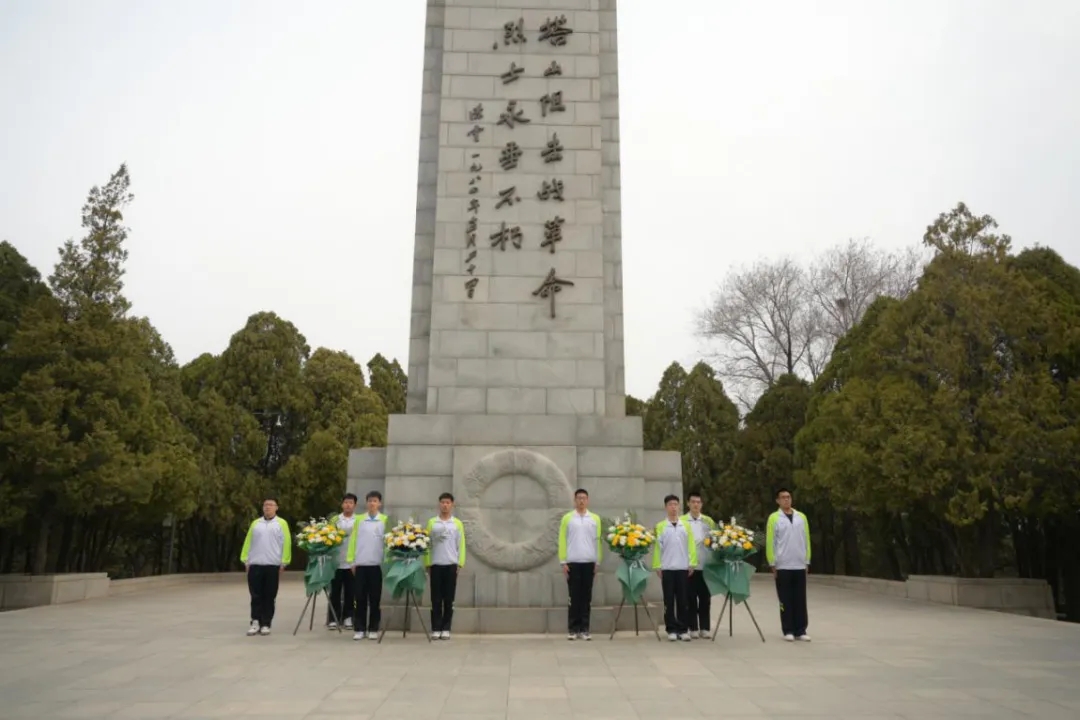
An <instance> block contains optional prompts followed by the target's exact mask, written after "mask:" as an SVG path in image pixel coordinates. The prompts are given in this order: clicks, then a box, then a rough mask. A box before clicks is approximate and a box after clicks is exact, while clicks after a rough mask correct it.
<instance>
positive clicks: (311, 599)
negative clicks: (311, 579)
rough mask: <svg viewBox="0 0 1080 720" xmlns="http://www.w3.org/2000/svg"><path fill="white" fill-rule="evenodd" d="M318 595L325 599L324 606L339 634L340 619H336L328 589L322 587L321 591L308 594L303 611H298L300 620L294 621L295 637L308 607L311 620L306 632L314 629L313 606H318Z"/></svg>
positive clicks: (335, 611)
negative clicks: (328, 609) (309, 607)
mask: <svg viewBox="0 0 1080 720" xmlns="http://www.w3.org/2000/svg"><path fill="white" fill-rule="evenodd" d="M319 595H323V596H325V597H326V606H327V607H328V608H330V615H331V617H333V618H334V622H335V623H336V624H337V631H338V633H340V632H341V622H342V619H341V618H339V617H338V615H337V610H335V609H334V603H332V602H330V588H328V587H324V588H323V589H322V590H320V591H318V592H313V593H310V594H309V595H308V596H307V602H305V603H304V609H303V610H301V611H300V619H299V620H297V621H296V627H294V628H293V631H292V634H293V635H296V631H297V630H299V629H300V623H302V622H304V616H305V615H307V609H308V605H310V606H311V619H310V620H309V621H308V631H309V632H310V631H311V630H313V629H315V606H316V605H318V599H319Z"/></svg>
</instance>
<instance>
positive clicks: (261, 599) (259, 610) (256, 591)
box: [247, 565, 281, 627]
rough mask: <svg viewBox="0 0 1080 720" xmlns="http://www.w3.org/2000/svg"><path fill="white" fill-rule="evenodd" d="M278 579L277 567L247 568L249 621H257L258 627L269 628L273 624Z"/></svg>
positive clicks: (258, 566)
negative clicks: (249, 600) (249, 605)
mask: <svg viewBox="0 0 1080 720" xmlns="http://www.w3.org/2000/svg"><path fill="white" fill-rule="evenodd" d="M280 579H281V568H280V567H279V566H277V565H252V566H251V567H249V568H248V573H247V581H248V592H249V593H250V594H251V619H252V620H258V621H259V626H260V627H270V624H271V623H272V622H274V604H275V601H276V600H277V591H278V581H279V580H280Z"/></svg>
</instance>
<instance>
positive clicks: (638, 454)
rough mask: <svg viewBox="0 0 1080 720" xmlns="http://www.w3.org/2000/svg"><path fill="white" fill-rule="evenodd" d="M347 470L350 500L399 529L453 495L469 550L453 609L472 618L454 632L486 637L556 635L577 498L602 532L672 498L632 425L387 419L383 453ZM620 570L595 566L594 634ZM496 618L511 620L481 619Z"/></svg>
mask: <svg viewBox="0 0 1080 720" xmlns="http://www.w3.org/2000/svg"><path fill="white" fill-rule="evenodd" d="M380 467H385V476H384V478H380V477H377V472H378V469H379V468H380ZM349 468H350V477H349V480H348V487H349V490H350V491H352V492H355V493H356V494H357V495H359V496H360V497H363V496H364V494H366V493H367V492H368V491H370V490H380V491H383V495H384V498H385V512H386V513H387V515H389V516H390V517H391V518H393V519H397V520H405V519H408V518H409V517H412V518H414V519H417V520H421V519H424V520H426V519H427V518H428V517H431V516H432V515H433V514H435V512H436V507H437V499H438V496H439V494H440V493H443V492H452V493H453V494H454V496H455V498H456V499H457V505H458V510H457V515H458V517H460V518H461V519H462V521H463V522H464V523H465V527H466V539H467V548H466V552H467V563H466V572H464V573H463V574H462V576H461V577H460V579H459V581H458V591H457V602H456V605H457V607H459V608H463V609H464V608H471V609H475V610H476V612H473V613H472V614H469V613H463V614H461V616H460V622H461V623H464V624H463V625H462V626H461V627H460V631H461V632H469V630H468V629H467V627H466V626H467V625H469V623H472V625H473V626H474V627H475V628H476V631H477V632H480V631H483V632H488V633H493V632H562V631H564V630H565V629H566V610H565V608H566V606H567V601H568V598H567V592H566V583H565V580H564V579H563V576H562V572H561V570H560V567H559V564H558V557H557V540H558V528H559V521H560V519H561V518H562V515H563V514H564V513H566V512H567V511H568V510H569V509H570V508H571V507H572V503H573V492H574V490H575V489H576V488H579V487H581V488H584V489H585V490H587V491H588V492H589V497H590V509H592V510H593V511H594V512H596V513H597V514H599V515H600V516H601V517H602V518H604V519H605V521H606V520H609V519H611V518H614V517H617V516H621V515H622V514H623V513H625V512H627V511H630V512H634V513H635V514H636V515H637V517H638V518H639V519H640V520H641V521H642V522H644V523H646V524H652V523H654V522H656V521H657V520H658V519H660V517H661V516H662V509H661V508H662V504H663V498H664V496H665V495H667V494H668V493H675V494H679V495H681V494H682V480H681V474H680V471H681V465H680V458H679V454H678V453H675V452H658V451H648V452H647V451H644V450H642V446H641V418H637V417H625V418H605V417H596V416H580V417H558V416H550V415H532V416H529V415H521V416H513V417H505V418H500V417H492V416H485V415H473V416H469V415H395V416H392V417H391V418H390V447H389V448H385V449H384V448H365V449H359V450H352V451H351V452H350V457H349ZM619 562H621V561H620V560H619V559H618V557H616V556H615V555H614V554H612V553H610V552H608V553H606V554H605V557H604V561H603V562H602V563H601V568H600V575H599V576H598V577H597V581H596V586H595V589H594V592H593V605H594V607H596V608H597V612H596V613H594V616H595V617H594V621H596V622H600V623H601V624H603V623H604V622H608V623H609V625H610V621H612V620H613V619H614V614H613V613H612V612H610V609H611V608H612V607H613V606H616V605H618V603H619V600H620V599H621V597H622V594H621V590H620V587H619V583H618V581H617V580H616V579H615V575H614V572H615V569H616V568H617V567H618V563H619ZM646 597H647V599H648V600H650V601H652V602H659V601H660V599H661V598H660V588H659V582H657V581H650V585H649V589H648V592H647V593H646ZM385 601H386V602H387V603H389V602H390V599H389V598H385ZM424 603H425V605H426V604H427V603H428V599H427V598H426V597H425V599H424ZM495 608H501V609H514V610H516V611H517V612H507V613H490V612H488V610H491V609H495ZM604 608H607V610H604ZM526 611H527V612H526ZM609 616H610V617H609ZM655 616H656V613H655V612H654V617H655ZM467 618H474V620H468V619H467ZM604 618H607V620H604ZM629 618H630V619H629V622H630V623H631V625H632V623H633V618H632V615H630V616H629ZM624 619H625V616H624V618H623V619H620V625H622V624H623V620H624ZM642 621H643V622H644V614H643V615H642ZM458 622H459V620H455V626H457V625H458ZM481 628H483V630H481ZM500 628H501V629H500ZM596 630H597V631H598V632H601V631H602V628H601V627H600V626H599V625H597V626H596Z"/></svg>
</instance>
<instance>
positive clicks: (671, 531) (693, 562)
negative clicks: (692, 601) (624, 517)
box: [653, 495, 698, 642]
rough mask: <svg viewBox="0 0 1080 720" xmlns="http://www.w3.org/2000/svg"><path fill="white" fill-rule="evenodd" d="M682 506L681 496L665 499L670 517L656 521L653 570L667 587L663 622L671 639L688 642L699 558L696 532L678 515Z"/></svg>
mask: <svg viewBox="0 0 1080 720" xmlns="http://www.w3.org/2000/svg"><path fill="white" fill-rule="evenodd" d="M679 505H680V502H679V496H678V495H668V496H667V497H665V498H664V509H665V510H666V511H667V518H665V519H664V520H661V521H660V522H658V523H657V524H656V532H655V535H656V544H655V546H654V548H655V549H654V550H653V569H654V570H656V574H657V575H658V576H659V577H660V582H661V584H662V586H663V589H664V625H665V628H666V630H667V634H668V640H671V641H675V640H685V641H687V642H689V640H690V625H689V624H690V617H689V615H690V610H689V607H688V603H687V592H688V590H689V584H690V578H691V576H693V574H694V568H696V567H697V564H698V559H697V546H696V545H695V544H694V531H693V530H692V529H691V527H690V523H689V522H688V521H687V520H686V518H681V517H679Z"/></svg>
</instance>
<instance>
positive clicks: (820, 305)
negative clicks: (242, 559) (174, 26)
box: [0, 166, 1080, 620]
mask: <svg viewBox="0 0 1080 720" xmlns="http://www.w3.org/2000/svg"><path fill="white" fill-rule="evenodd" d="M132 199H133V196H132V194H131V191H130V178H129V176H128V172H127V168H126V167H124V166H121V167H120V169H119V170H118V171H117V172H116V173H114V174H113V176H112V177H111V178H110V179H109V181H108V183H106V184H105V185H104V186H101V187H95V188H93V189H92V190H91V191H90V193H89V195H88V197H87V201H86V204H85V205H84V207H83V209H82V226H83V229H84V235H83V237H82V238H81V239H80V240H79V241H78V242H74V241H68V242H66V243H65V244H64V245H63V246H62V247H61V248H60V250H59V257H58V260H57V263H56V265H55V267H54V268H53V272H52V274H51V275H50V276H49V277H48V278H47V279H43V278H42V276H41V274H40V273H39V271H38V270H37V269H36V268H34V267H32V266H31V265H30V263H29V262H28V261H27V260H26V258H24V257H23V256H22V255H21V254H20V253H19V252H18V251H17V250H16V249H15V248H14V247H13V246H12V245H11V244H10V243H7V242H4V243H0V573H12V572H33V573H48V572H90V571H105V572H109V573H110V574H111V575H112V576H113V577H128V576H137V575H146V574H153V573H160V572H168V571H179V572H215V571H224V570H232V569H235V568H236V558H237V557H238V555H239V549H240V544H241V542H242V534H243V528H244V527H245V526H246V523H247V522H248V521H249V520H250V518H251V517H252V514H253V513H254V512H255V509H256V508H257V507H258V504H259V501H260V500H261V499H262V498H263V497H264V496H265V495H266V494H274V495H276V496H277V497H278V498H279V500H280V503H281V505H282V507H283V508H285V509H286V510H287V512H286V515H287V516H289V517H294V518H295V517H306V516H307V515H311V514H321V513H323V512H326V510H327V508H332V507H334V506H335V505H336V504H337V502H338V499H339V497H340V493H341V490H342V486H343V481H344V478H345V477H346V474H347V473H346V465H347V458H348V450H349V448H355V447H367V446H382V445H385V444H386V432H387V416H388V415H389V414H392V413H401V412H404V410H405V393H406V384H407V378H406V376H405V373H404V371H403V370H402V368H401V366H400V365H399V363H398V362H397V361H396V360H393V361H391V360H387V359H386V358H384V357H382V356H381V355H376V356H375V357H373V358H372V359H371V360H370V361H369V362H368V363H367V365H366V368H364V367H361V365H360V364H359V363H357V362H356V361H355V360H354V359H353V358H352V357H350V356H349V355H348V354H346V353H344V352H339V351H334V350H330V349H327V348H318V349H315V350H314V351H312V350H311V348H310V347H309V346H308V344H307V341H306V339H305V338H304V336H303V334H301V332H300V331H299V330H298V329H297V328H296V327H295V326H294V325H293V324H292V323H290V322H288V321H287V320H285V319H283V318H281V317H278V316H277V315H275V314H274V313H272V312H261V313H257V314H255V315H253V316H251V317H250V318H248V320H247V322H246V324H245V325H244V326H243V327H242V328H240V329H239V330H238V331H237V332H236V333H235V334H234V335H233V336H232V338H231V339H230V341H229V344H228V346H227V347H226V348H225V349H224V351H223V352H221V353H220V354H219V355H211V354H204V355H202V356H200V357H197V358H195V359H194V360H192V361H191V362H189V363H187V364H185V365H183V366H181V365H179V363H178V362H177V361H176V359H175V357H174V355H173V353H172V350H171V348H170V347H169V345H168V343H167V342H165V340H164V339H163V338H162V337H161V335H160V334H159V333H158V332H157V331H156V330H155V328H154V326H153V325H152V323H151V322H150V321H149V320H148V319H146V318H141V317H136V316H134V315H133V314H132V312H131V305H130V303H129V302H128V301H127V299H126V298H125V296H124V293H123V289H124V286H123V277H124V264H125V261H126V259H127V252H126V250H125V248H124V244H125V241H126V239H127V236H128V229H127V227H126V226H125V225H124V215H123V213H124V211H125V209H126V208H127V206H128V205H129V203H131V202H132ZM996 227H997V226H996V223H995V222H994V221H993V219H992V218H990V217H988V216H978V215H975V214H973V213H972V212H971V211H970V210H969V209H968V208H967V207H965V206H964V205H959V206H957V207H956V208H955V209H953V210H952V211H950V212H948V213H944V214H942V215H941V216H940V217H939V218H937V219H936V220H935V221H934V222H933V223H932V224H931V225H930V226H929V227H928V228H927V231H926V233H925V236H924V238H923V245H922V248H921V249H917V250H911V251H907V252H902V253H884V252H880V251H878V250H875V249H874V248H873V246H872V245H871V244H870V243H868V242H867V241H853V242H849V243H848V244H846V245H842V246H839V247H837V248H834V249H833V250H830V251H829V252H827V253H826V254H825V255H824V256H822V257H821V258H819V259H818V260H816V261H815V263H814V264H813V265H812V266H811V267H810V268H809V269H803V268H800V267H799V266H798V265H796V264H795V263H793V262H790V261H787V260H781V261H776V262H763V263H759V264H758V265H756V266H754V267H752V268H750V269H748V270H736V271H733V273H732V274H731V275H730V276H729V277H728V278H727V279H726V280H725V281H724V283H723V284H722V286H721V288H720V291H719V292H718V293H717V295H716V296H715V297H714V298H713V301H712V303H711V305H710V306H709V308H708V309H707V310H706V311H704V312H703V313H701V315H700V317H699V318H698V319H699V323H700V328H701V332H702V334H703V335H705V336H706V337H709V338H711V339H713V340H714V341H715V342H716V344H717V352H716V355H715V356H714V357H713V358H711V360H712V362H711V363H706V362H699V363H697V364H696V365H695V366H694V367H692V368H690V369H689V370H686V369H684V368H682V367H681V366H679V365H678V364H673V365H671V366H670V367H669V368H668V369H667V370H666V372H665V373H664V375H663V377H662V378H661V380H660V383H659V387H658V388H657V390H656V392H655V394H654V395H653V396H652V397H650V398H649V399H648V400H639V399H636V398H633V397H628V398H627V412H628V413H629V414H632V415H639V416H641V417H642V420H643V426H644V435H645V438H644V439H645V446H646V448H648V449H670V450H678V451H680V452H681V453H682V459H683V477H684V486H685V489H686V490H687V491H690V490H697V491H699V492H701V493H702V494H703V496H704V499H705V502H706V507H707V509H708V510H710V511H711V512H712V513H713V514H716V515H718V516H720V517H728V516H730V515H733V514H734V515H737V516H738V517H740V518H745V519H746V520H747V521H749V522H754V521H757V520H760V521H763V520H764V518H765V517H766V515H767V514H768V513H769V512H771V510H772V509H773V508H774V502H773V494H774V491H775V489H776V487H777V486H779V485H784V486H787V487H789V488H791V489H793V490H794V491H795V493H796V502H797V504H798V505H799V507H800V509H802V510H803V511H804V512H806V513H807V515H808V516H809V518H810V521H811V526H812V529H813V540H814V543H815V552H814V568H813V569H814V570H815V571H816V572H819V573H841V574H849V575H866V576H872V577H882V578H892V579H902V578H903V577H905V576H906V575H909V574H947V575H961V576H967V577H991V576H994V575H1002V574H1007V575H1018V576H1021V577H1035V578H1045V579H1046V580H1048V581H1049V582H1050V584H1051V586H1052V588H1053V590H1054V595H1055V598H1056V599H1057V600H1058V602H1059V606H1060V607H1061V608H1062V612H1063V613H1064V614H1065V616H1066V617H1067V618H1068V619H1070V620H1080V513H1078V508H1080V478H1078V473H1080V465H1078V463H1077V462H1076V458H1078V457H1080V382H1078V379H1080V271H1078V270H1077V269H1076V268H1075V267H1072V266H1071V265H1069V264H1067V263H1066V262H1064V260H1062V258H1061V257H1060V256H1058V255H1057V254H1056V253H1055V252H1053V251H1052V250H1050V249H1047V248H1042V247H1036V248H1033V249H1028V250H1024V251H1022V252H1018V253H1017V252H1014V251H1013V249H1012V245H1011V240H1010V238H1008V237H1007V236H1002V235H999V234H997V232H996Z"/></svg>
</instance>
